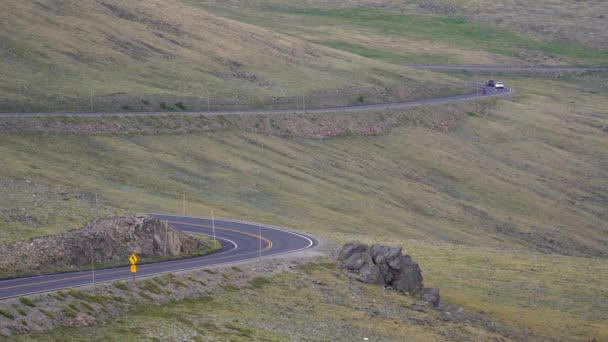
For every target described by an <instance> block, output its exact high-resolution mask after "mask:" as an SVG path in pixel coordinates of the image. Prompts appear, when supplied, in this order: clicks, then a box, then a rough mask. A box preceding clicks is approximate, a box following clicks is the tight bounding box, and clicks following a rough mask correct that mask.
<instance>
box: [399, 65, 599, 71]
mask: <svg viewBox="0 0 608 342" xmlns="http://www.w3.org/2000/svg"><path fill="white" fill-rule="evenodd" d="M402 65H403V66H407V67H411V68H417V69H425V70H447V71H450V70H453V71H496V72H552V73H560V72H587V71H593V72H595V71H608V66H568V65H565V66H523V65H474V64H469V65H457V64H402Z"/></svg>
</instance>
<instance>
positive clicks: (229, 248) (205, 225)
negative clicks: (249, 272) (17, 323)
mask: <svg viewBox="0 0 608 342" xmlns="http://www.w3.org/2000/svg"><path fill="white" fill-rule="evenodd" d="M153 216H155V217H158V218H159V219H161V220H167V221H169V222H171V223H172V224H173V225H174V226H175V227H177V228H178V229H181V230H183V231H186V232H190V233H195V234H203V235H208V236H212V235H213V231H212V222H211V219H207V218H196V217H183V216H172V215H161V214H153ZM260 230H261V233H262V236H261V238H260V236H259V232H260ZM215 232H216V236H217V239H218V240H219V241H220V242H221V244H222V249H221V250H220V251H218V252H216V253H213V254H209V255H205V256H201V257H195V258H189V259H181V260H173V261H166V262H160V263H153V264H144V265H138V272H137V275H136V276H137V277H144V276H150V275H155V274H161V273H169V272H178V271H182V270H188V269H195V268H204V267H208V266H213V265H221V264H227V263H234V262H240V261H244V260H249V259H255V258H259V257H260V255H261V256H262V257H266V256H273V255H280V254H286V253H293V252H297V251H302V250H305V249H308V248H311V247H313V246H315V245H316V241H315V239H313V238H311V237H308V236H305V235H303V234H299V233H295V232H291V231H287V230H284V229H281V228H277V227H272V226H265V225H261V226H258V225H257V224H254V223H247V222H241V221H229V220H215ZM260 250H261V253H260ZM125 261H126V260H125ZM94 273H95V282H96V283H101V282H112V281H117V280H129V279H131V277H132V275H131V272H130V269H129V267H117V268H111V269H105V270H97V271H95V272H94ZM92 283H93V272H91V271H90V270H89V271H82V272H72V273H59V274H50V275H43V276H35V277H26V278H17V279H10V280H2V281H0V299H6V298H11V297H17V296H23V295H27V294H33V293H41V292H48V291H54V290H59V289H64V288H70V287H78V286H85V285H90V284H92Z"/></svg>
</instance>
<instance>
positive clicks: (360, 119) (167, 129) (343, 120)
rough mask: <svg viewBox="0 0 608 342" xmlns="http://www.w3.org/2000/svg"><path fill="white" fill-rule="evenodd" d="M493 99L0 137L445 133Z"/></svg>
mask: <svg viewBox="0 0 608 342" xmlns="http://www.w3.org/2000/svg"><path fill="white" fill-rule="evenodd" d="M494 102H495V99H487V100H486V101H483V102H477V103H454V104H450V105H436V106H433V107H432V108H431V107H416V108H407V109H396V108H395V109H384V110H382V109H378V110H370V111H362V112H354V113H343V112H333V113H297V114H248V115H237V114H234V115H216V116H207V115H192V114H168V115H153V116H144V115H141V116H135V115H134V116H47V117H43V116H42V117H0V133H62V134H77V135H103V134H176V133H197V132H210V131H221V130H242V131H248V132H256V133H264V134H275V135H283V136H301V137H307V138H328V137H334V136H339V135H344V134H356V135H363V136H367V135H378V134H383V133H387V132H388V131H390V129H391V128H393V127H396V126H399V125H417V126H425V127H429V128H431V129H435V130H440V131H447V130H450V129H452V128H454V127H455V126H456V125H457V123H458V121H459V120H460V119H462V118H464V117H465V116H466V114H465V113H467V112H477V113H479V112H483V111H484V110H485V108H488V107H489V106H492V105H493V103H494Z"/></svg>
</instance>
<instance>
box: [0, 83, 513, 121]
mask: <svg viewBox="0 0 608 342" xmlns="http://www.w3.org/2000/svg"><path fill="white" fill-rule="evenodd" d="M471 88H475V86H474V83H473V84H472V86H471ZM511 92H512V90H511V89H510V88H505V89H503V90H498V89H496V90H492V91H491V92H488V94H487V95H483V97H488V96H504V95H507V94H509V93H511ZM479 98H481V96H480V93H479V91H477V92H475V93H471V94H465V95H454V96H445V97H436V98H431V99H422V100H411V101H404V102H390V103H378V104H369V105H359V106H345V107H331V108H315V109H306V110H304V109H274V110H273V109H266V110H264V109H260V110H230V111H210V112H62V113H1V112H0V117H28V116H65V115H69V116H153V115H171V114H181V115H192V116H201V115H204V116H216V115H230V114H236V115H258V114H260V115H262V114H304V113H329V112H363V111H367V110H382V109H389V108H410V107H419V106H427V105H435V104H444V103H452V102H462V101H470V100H475V99H479Z"/></svg>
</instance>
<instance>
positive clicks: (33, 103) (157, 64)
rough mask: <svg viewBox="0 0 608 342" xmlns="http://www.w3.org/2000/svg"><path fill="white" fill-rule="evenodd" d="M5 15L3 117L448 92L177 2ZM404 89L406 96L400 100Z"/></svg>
mask: <svg viewBox="0 0 608 342" xmlns="http://www.w3.org/2000/svg"><path fill="white" fill-rule="evenodd" d="M4 5H5V6H6V7H7V8H10V9H11V10H10V11H2V13H0V25H1V27H2V30H0V73H1V74H2V75H3V77H2V79H1V80H0V110H2V111H11V110H16V111H23V110H25V111H35V110H50V111H78V110H86V111H89V110H116V111H129V110H167V111H171V110H175V111H181V110H188V109H189V110H193V109H199V110H200V109H204V110H206V109H207V108H212V109H217V108H243V107H247V108H277V107H302V102H303V101H304V102H307V106H308V107H313V106H324V105H325V106H332V105H334V106H335V105H344V104H353V103H355V101H356V99H357V98H359V97H360V96H361V95H366V97H368V98H369V99H370V101H386V100H391V99H392V100H397V99H399V98H403V99H405V98H407V97H425V96H430V95H433V94H438V93H445V92H446V91H448V89H450V88H453V86H454V85H455V84H454V83H451V82H452V81H453V80H451V79H450V78H449V77H445V76H436V75H435V76H433V77H431V76H429V74H428V73H423V72H419V71H415V70H411V69H407V68H403V67H398V66H394V65H389V64H386V63H382V62H377V61H373V60H369V59H365V58H361V57H359V56H356V55H353V54H348V53H344V52H341V51H337V50H333V49H330V48H326V47H323V46H319V45H315V44H311V43H310V42H306V41H303V40H301V39H298V38H294V37H290V36H287V35H284V34H281V33H280V32H276V31H272V30H268V29H264V28H261V27H257V26H252V25H250V24H245V23H242V22H238V21H235V20H230V19H227V18H224V17H222V16H218V15H216V14H213V13H209V12H207V11H205V10H204V9H202V8H200V7H193V6H190V5H188V4H186V3H184V2H183V1H180V0H169V1H145V2H141V1H133V0H130V1H116V0H104V1H94V0H86V1H56V0H42V1H33V0H25V1H23V0H9V1H8V2H6V3H5V4H4ZM399 87H408V88H410V90H411V91H410V92H409V93H408V94H407V96H405V95H403V94H402V93H395V92H394V90H395V89H397V88H399ZM451 91H454V89H452V90H451ZM456 91H458V90H456ZM302 96H304V99H303V98H302Z"/></svg>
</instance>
